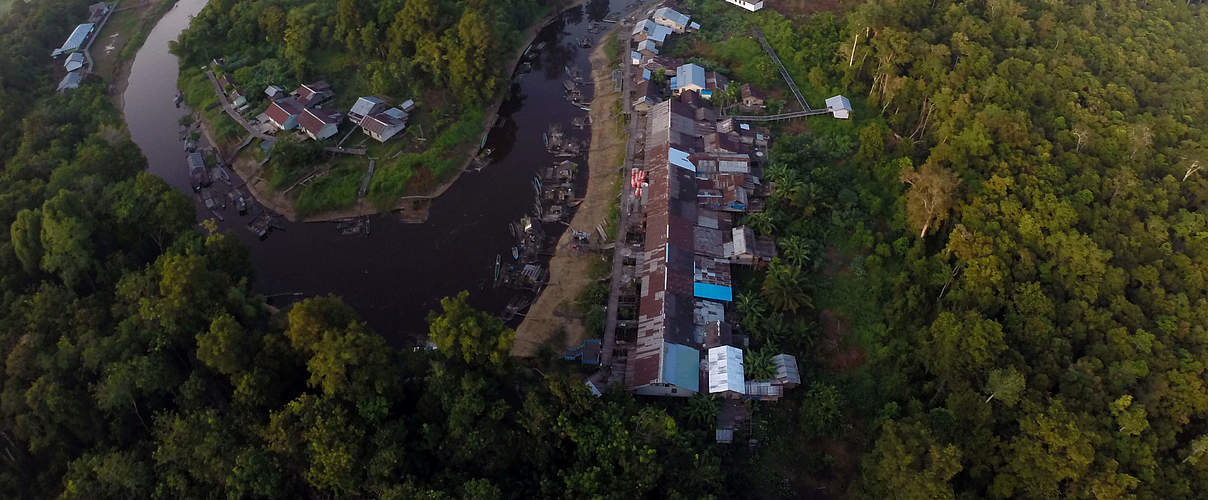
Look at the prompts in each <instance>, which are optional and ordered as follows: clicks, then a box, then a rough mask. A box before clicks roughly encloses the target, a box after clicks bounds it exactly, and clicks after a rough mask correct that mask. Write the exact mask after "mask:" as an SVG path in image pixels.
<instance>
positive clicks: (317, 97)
mask: <svg viewBox="0 0 1208 500" xmlns="http://www.w3.org/2000/svg"><path fill="white" fill-rule="evenodd" d="M264 93H265V95H266V96H267V97H268V98H269V99H270V100H271V101H272V103H271V104H269V106H268V108H267V109H266V110H265V112H264V113H265V116H266V119H267V120H268V121H269V122H271V123H272V124H273V125H274V126H276V127H277V128H278V129H280V130H294V129H299V130H300V131H301V132H302V133H304V134H306V136H307V137H309V138H311V139H313V140H316V141H321V140H323V139H327V138H328V137H331V136H333V135H335V134H336V132H338V131H339V125H340V122H341V121H343V119H344V118H347V119H348V121H349V122H350V123H352V124H353V125H355V126H358V127H360V128H361V131H362V132H363V133H364V134H365V135H368V136H369V137H371V138H373V139H374V140H376V141H379V142H386V141H388V140H390V139H391V138H393V137H394V136H396V135H398V133H399V132H402V131H403V129H405V128H406V125H407V118H408V116H409V113H410V112H411V111H412V110H413V109H414V108H415V101H413V100H407V101H406V102H404V103H402V104H401V105H399V106H398V107H392V106H390V105H388V104H387V103H386V101H384V100H382V99H381V98H378V97H374V96H366V97H360V98H358V99H357V100H356V102H355V103H354V104H353V105H352V108H351V109H349V111H348V113H347V114H344V113H340V112H338V111H335V110H333V109H330V108H324V107H323V106H322V105H323V104H324V103H326V102H327V101H329V100H330V99H331V98H332V97H334V93H333V92H332V90H331V86H330V85H328V84H327V83H326V82H315V83H308V84H303V85H301V86H299V87H298V88H297V89H296V90H294V91H293V92H292V93H290V94H288V95H286V94H285V91H284V90H282V89H281V88H280V87H277V86H272V85H270V86H269V87H268V88H266V89H265V90H264Z"/></svg>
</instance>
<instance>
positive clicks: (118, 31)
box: [89, 0, 176, 109]
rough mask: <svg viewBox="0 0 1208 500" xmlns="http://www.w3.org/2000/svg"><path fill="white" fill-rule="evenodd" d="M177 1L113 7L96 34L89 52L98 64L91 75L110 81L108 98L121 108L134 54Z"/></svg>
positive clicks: (143, 0)
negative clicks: (111, 12)
mask: <svg viewBox="0 0 1208 500" xmlns="http://www.w3.org/2000/svg"><path fill="white" fill-rule="evenodd" d="M175 5H176V0H127V1H125V2H119V3H117V4H115V5H114V8H115V9H116V10H114V12H113V14H111V15H110V16H111V17H110V19H109V21H108V22H107V23H105V27H104V28H103V29H102V30H101V32H100V33H97V34H96V41H95V43H93V45H92V47H91V49H90V50H89V52H90V54H89V55H90V56H91V57H92V60H93V61H94V62H95V63H94V67H93V70H92V73H93V74H95V75H97V76H99V77H101V79H103V80H105V81H107V82H109V96H110V99H111V100H112V102H113V104H114V105H115V106H117V108H118V109H122V107H123V106H125V97H124V96H125V94H126V87H127V86H129V84H130V68H131V67H132V66H133V65H134V55H135V54H136V53H138V50H139V49H140V48H142V46H143V43H144V42H145V41H146V40H147V34H148V33H150V32H151V29H152V28H154V27H155V25H156V24H157V23H158V22H159V20H160V18H162V17H163V16H164V15H165V14H167V13H168V11H170V10H172V8H173V7H174V6H175Z"/></svg>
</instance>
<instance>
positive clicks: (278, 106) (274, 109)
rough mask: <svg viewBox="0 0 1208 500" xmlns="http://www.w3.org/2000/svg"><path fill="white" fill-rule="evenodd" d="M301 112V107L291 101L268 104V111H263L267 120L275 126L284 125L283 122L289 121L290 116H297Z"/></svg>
mask: <svg viewBox="0 0 1208 500" xmlns="http://www.w3.org/2000/svg"><path fill="white" fill-rule="evenodd" d="M301 112H302V106H301V105H300V104H298V102H297V101H295V100H293V99H282V100H280V101H276V102H274V103H272V104H270V105H269V106H268V109H266V110H264V114H266V115H268V117H269V119H271V120H272V121H273V122H274V123H276V124H277V125H284V124H285V122H287V121H289V118H290V117H291V116H298V114H299V113H301Z"/></svg>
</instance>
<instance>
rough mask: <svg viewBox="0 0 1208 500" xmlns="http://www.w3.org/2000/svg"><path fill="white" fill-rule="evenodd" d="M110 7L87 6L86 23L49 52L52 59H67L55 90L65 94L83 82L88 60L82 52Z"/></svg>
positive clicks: (99, 5) (103, 5)
mask: <svg viewBox="0 0 1208 500" xmlns="http://www.w3.org/2000/svg"><path fill="white" fill-rule="evenodd" d="M111 9H112V7H111V6H110V5H109V4H108V3H105V2H97V3H94V4H92V5H89V6H88V22H86V23H83V24H79V25H77V26H76V27H75V29H73V30H71V34H70V35H68V36H67V39H66V40H64V41H63V44H62V45H60V46H59V47H58V48H56V49H54V50H52V51H51V52H50V56H51V57H52V58H58V57H59V56H61V55H64V54H66V55H67V59H66V60H65V61H63V69H65V70H67V74H66V75H64V76H63V78H62V79H61V80H59V85H58V87H57V90H58V91H59V92H66V91H68V90H71V89H75V88H79V86H80V82H82V81H84V73H83V71H82V70H83V69H84V66H85V65H86V64H87V62H88V60H87V58H86V57H85V56H84V53H83V52H82V50H83V49H84V46H85V45H86V44H87V42H88V39H89V37H90V36H92V35H93V33H94V32H95V31H96V28H97V23H99V22H101V21H102V20H104V19H105V16H106V15H108V14H109V11H110V10H111Z"/></svg>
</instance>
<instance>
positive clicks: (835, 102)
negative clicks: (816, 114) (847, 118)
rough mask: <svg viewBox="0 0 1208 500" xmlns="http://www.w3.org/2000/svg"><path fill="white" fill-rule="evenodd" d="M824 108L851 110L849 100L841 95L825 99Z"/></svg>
mask: <svg viewBox="0 0 1208 500" xmlns="http://www.w3.org/2000/svg"><path fill="white" fill-rule="evenodd" d="M826 109H846V110H848V111H851V101H850V100H848V99H847V98H846V97H843V96H841V95H837V96H834V97H830V98H827V99H826Z"/></svg>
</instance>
